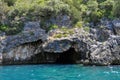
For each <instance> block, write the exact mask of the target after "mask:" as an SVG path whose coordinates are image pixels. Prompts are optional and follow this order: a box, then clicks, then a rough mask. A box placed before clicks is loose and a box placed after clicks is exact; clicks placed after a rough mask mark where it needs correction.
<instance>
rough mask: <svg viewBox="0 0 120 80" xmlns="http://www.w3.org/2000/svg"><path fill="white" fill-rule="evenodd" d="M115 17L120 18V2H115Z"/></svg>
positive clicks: (119, 0)
mask: <svg viewBox="0 0 120 80" xmlns="http://www.w3.org/2000/svg"><path fill="white" fill-rule="evenodd" d="M113 15H114V16H115V17H120V0H114V5H113Z"/></svg>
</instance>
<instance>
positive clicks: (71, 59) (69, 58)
mask: <svg viewBox="0 0 120 80" xmlns="http://www.w3.org/2000/svg"><path fill="white" fill-rule="evenodd" d="M79 59H80V55H79V54H78V53H77V52H76V51H75V50H74V48H70V49H69V50H68V51H65V52H63V53H59V56H58V58H57V59H56V63H57V64H75V63H76V61H77V60H79Z"/></svg>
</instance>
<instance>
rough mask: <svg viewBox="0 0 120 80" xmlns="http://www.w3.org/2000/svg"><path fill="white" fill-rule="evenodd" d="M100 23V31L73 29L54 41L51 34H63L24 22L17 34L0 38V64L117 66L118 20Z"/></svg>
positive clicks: (119, 50)
mask: <svg viewBox="0 0 120 80" xmlns="http://www.w3.org/2000/svg"><path fill="white" fill-rule="evenodd" d="M104 22H105V21H103V22H101V24H102V25H103V26H104V27H103V28H91V29H90V32H86V31H84V29H82V28H80V29H79V28H73V29H72V34H68V35H67V36H64V37H58V38H56V37H54V35H56V34H61V33H62V35H63V34H64V32H62V31H60V30H53V31H51V32H49V33H46V32H45V30H43V29H41V28H40V25H39V23H38V22H27V23H26V24H25V27H24V30H23V31H22V32H21V33H20V34H17V35H14V36H5V35H1V37H0V38H1V40H0V64H30V63H31V64H36V63H83V64H90V65H112V64H120V32H119V31H120V25H119V24H120V21H119V20H114V21H107V22H105V23H104ZM106 23H108V24H106ZM51 34H52V35H51Z"/></svg>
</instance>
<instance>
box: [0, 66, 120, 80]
mask: <svg viewBox="0 0 120 80" xmlns="http://www.w3.org/2000/svg"><path fill="white" fill-rule="evenodd" d="M0 80H120V66H104V67H103V66H97V67H96V66H81V65H22V66H20V65H16V66H0Z"/></svg>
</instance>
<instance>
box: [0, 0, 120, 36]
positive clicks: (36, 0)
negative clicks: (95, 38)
mask: <svg viewBox="0 0 120 80" xmlns="http://www.w3.org/2000/svg"><path fill="white" fill-rule="evenodd" d="M119 4H120V0H0V31H2V32H6V34H8V35H11V34H16V33H19V32H20V31H21V30H22V29H23V25H24V23H25V22H27V21H41V23H42V22H44V21H46V20H48V19H49V18H51V17H56V16H57V15H58V14H61V13H62V14H66V15H68V16H70V18H71V20H72V25H73V27H74V25H76V24H78V22H85V23H89V22H93V23H95V24H96V23H98V22H99V20H100V19H101V18H104V17H105V18H109V19H114V18H119V16H120V5H119ZM52 25H54V24H52ZM79 25H80V24H79ZM51 27H53V28H54V26H51ZM50 29H52V28H50Z"/></svg>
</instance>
